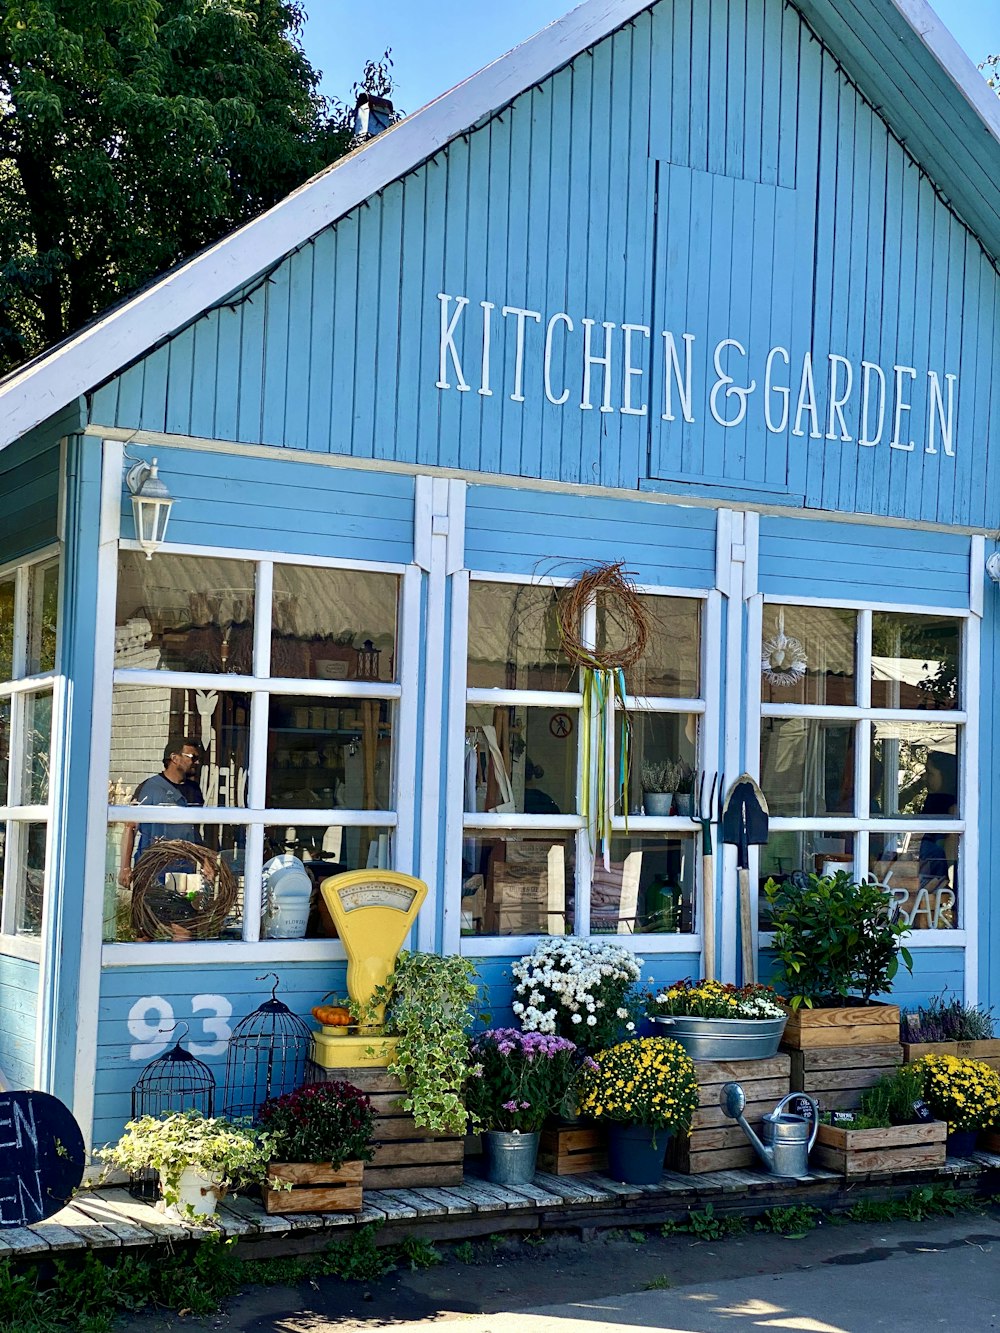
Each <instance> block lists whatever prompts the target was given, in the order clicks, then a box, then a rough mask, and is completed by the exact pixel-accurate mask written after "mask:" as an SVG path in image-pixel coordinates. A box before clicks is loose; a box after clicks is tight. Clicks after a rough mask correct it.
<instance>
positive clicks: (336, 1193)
mask: <svg viewBox="0 0 1000 1333" xmlns="http://www.w3.org/2000/svg"><path fill="white" fill-rule="evenodd" d="M364 1171H365V1164H364V1162H345V1163H344V1165H343V1166H341V1167H339V1168H334V1167H332V1166H331V1165H330V1163H329V1162H271V1164H270V1165H269V1166H268V1168H267V1180H268V1183H266V1184H264V1185H263V1186H262V1187H261V1191H260V1192H261V1195H262V1196H263V1199H264V1210H265V1211H266V1212H268V1213H357V1212H360V1211H361V1185H362V1181H363V1178H364ZM272 1180H275V1181H280V1182H281V1183H282V1184H284V1185H291V1187H292V1188H291V1189H280V1188H277V1187H274V1186H272V1185H271V1184H270V1183H269V1182H270V1181H272Z"/></svg>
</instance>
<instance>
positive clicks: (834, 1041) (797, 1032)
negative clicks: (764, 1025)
mask: <svg viewBox="0 0 1000 1333" xmlns="http://www.w3.org/2000/svg"><path fill="white" fill-rule="evenodd" d="M781 1044H782V1046H783V1047H785V1049H786V1050H794V1051H804V1050H808V1049H810V1048H811V1047H814V1046H879V1045H887V1046H898V1045H899V1006H898V1005H896V1004H866V1005H857V1006H852V1007H851V1008H847V1009H796V1010H795V1011H794V1012H793V1013H791V1014H789V1016H788V1022H787V1023H786V1025H785V1031H784V1034H783V1036H782V1038H781ZM897 1063H898V1061H897Z"/></svg>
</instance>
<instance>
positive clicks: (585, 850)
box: [574, 597, 615, 936]
mask: <svg viewBox="0 0 1000 1333" xmlns="http://www.w3.org/2000/svg"><path fill="white" fill-rule="evenodd" d="M580 637H581V640H582V642H583V646H584V648H586V649H588V650H589V651H590V652H593V651H594V649H595V648H596V646H597V599H596V598H593V597H592V598H591V599H590V601H589V602H588V603H587V605H586V607H585V608H584V612H583V616H582V618H581V624H580ZM579 670H580V674H581V681H580V685H581V689H582V686H583V680H582V674H583V668H582V667H581V668H579ZM609 725H610V728H611V730H610V732H608V733H607V734H608V736H609V745H608V753H607V754H606V755H605V772H604V773H601V772H600V770H599V768H598V765H597V745H596V741H597V731H598V716H597V708H596V707H595V703H594V693H593V691H592V692H591V695H590V706H589V707H587V708H584V709H582V710H581V714H580V737H579V741H578V746H579V749H578V751H577V766H576V767H577V798H576V808H577V811H582V810H583V790H584V782H585V781H586V777H589V776H591V775H592V776H593V778H594V781H596V782H601V781H604V782H605V783H606V784H607V786H606V788H605V790H606V791H608V792H610V791H611V790H613V789H612V787H611V767H610V766H611V765H612V764H613V763H614V750H615V744H614V711H613V709H612V710H611V712H610V723H609V721H608V715H607V714H606V715H605V726H606V727H607V726H609ZM584 727H586V728H588V731H589V735H590V754H591V774H588V775H585V774H584V771H583V735H584V732H583V729H584ZM594 796H595V790H594V783H593V782H591V797H592V799H593V797H594ZM593 818H594V814H593V811H590V823H589V825H588V826H585V827H584V828H582V829H581V830H580V832H579V833H578V834H577V835H576V876H575V878H576V909H575V916H576V920H575V924H574V931H575V933H576V934H577V935H582V936H588V935H589V934H590V890H591V884H592V881H593V877H594V876H593V869H594V857H595V856H597V855H599V852H598V850H597V846H596V841H595V840H594V839H593V837H592V833H593Z"/></svg>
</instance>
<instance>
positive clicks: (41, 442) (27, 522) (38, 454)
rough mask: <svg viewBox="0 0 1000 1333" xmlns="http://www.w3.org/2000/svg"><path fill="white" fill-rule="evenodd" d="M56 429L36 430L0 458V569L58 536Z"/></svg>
mask: <svg viewBox="0 0 1000 1333" xmlns="http://www.w3.org/2000/svg"><path fill="white" fill-rule="evenodd" d="M58 522H59V434H58V427H55V426H53V427H46V428H39V430H37V431H33V432H32V433H31V434H30V435H26V436H24V437H23V438H22V439H20V440H18V441H17V443H16V444H13V445H11V446H10V448H8V449H5V450H4V451H3V453H2V454H0V565H5V564H8V563H9V562H11V561H13V560H17V559H18V558H19V557H20V556H23V555H29V554H30V553H31V552H32V551H37V550H39V549H41V547H43V546H48V545H50V544H51V543H52V542H54V541H55V540H56V537H57V536H58Z"/></svg>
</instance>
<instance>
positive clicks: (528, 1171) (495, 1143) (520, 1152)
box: [483, 1129, 539, 1185]
mask: <svg viewBox="0 0 1000 1333" xmlns="http://www.w3.org/2000/svg"><path fill="white" fill-rule="evenodd" d="M538 1139H539V1136H538V1134H536V1133H532V1134H515V1133H514V1132H513V1131H509V1130H502V1129H491V1130H487V1131H486V1133H484V1134H483V1155H484V1157H485V1159H486V1179H487V1180H489V1181H492V1182H493V1184H494V1185H527V1184H530V1182H531V1181H532V1179H533V1178H534V1175H535V1163H536V1161H537V1158H538Z"/></svg>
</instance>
